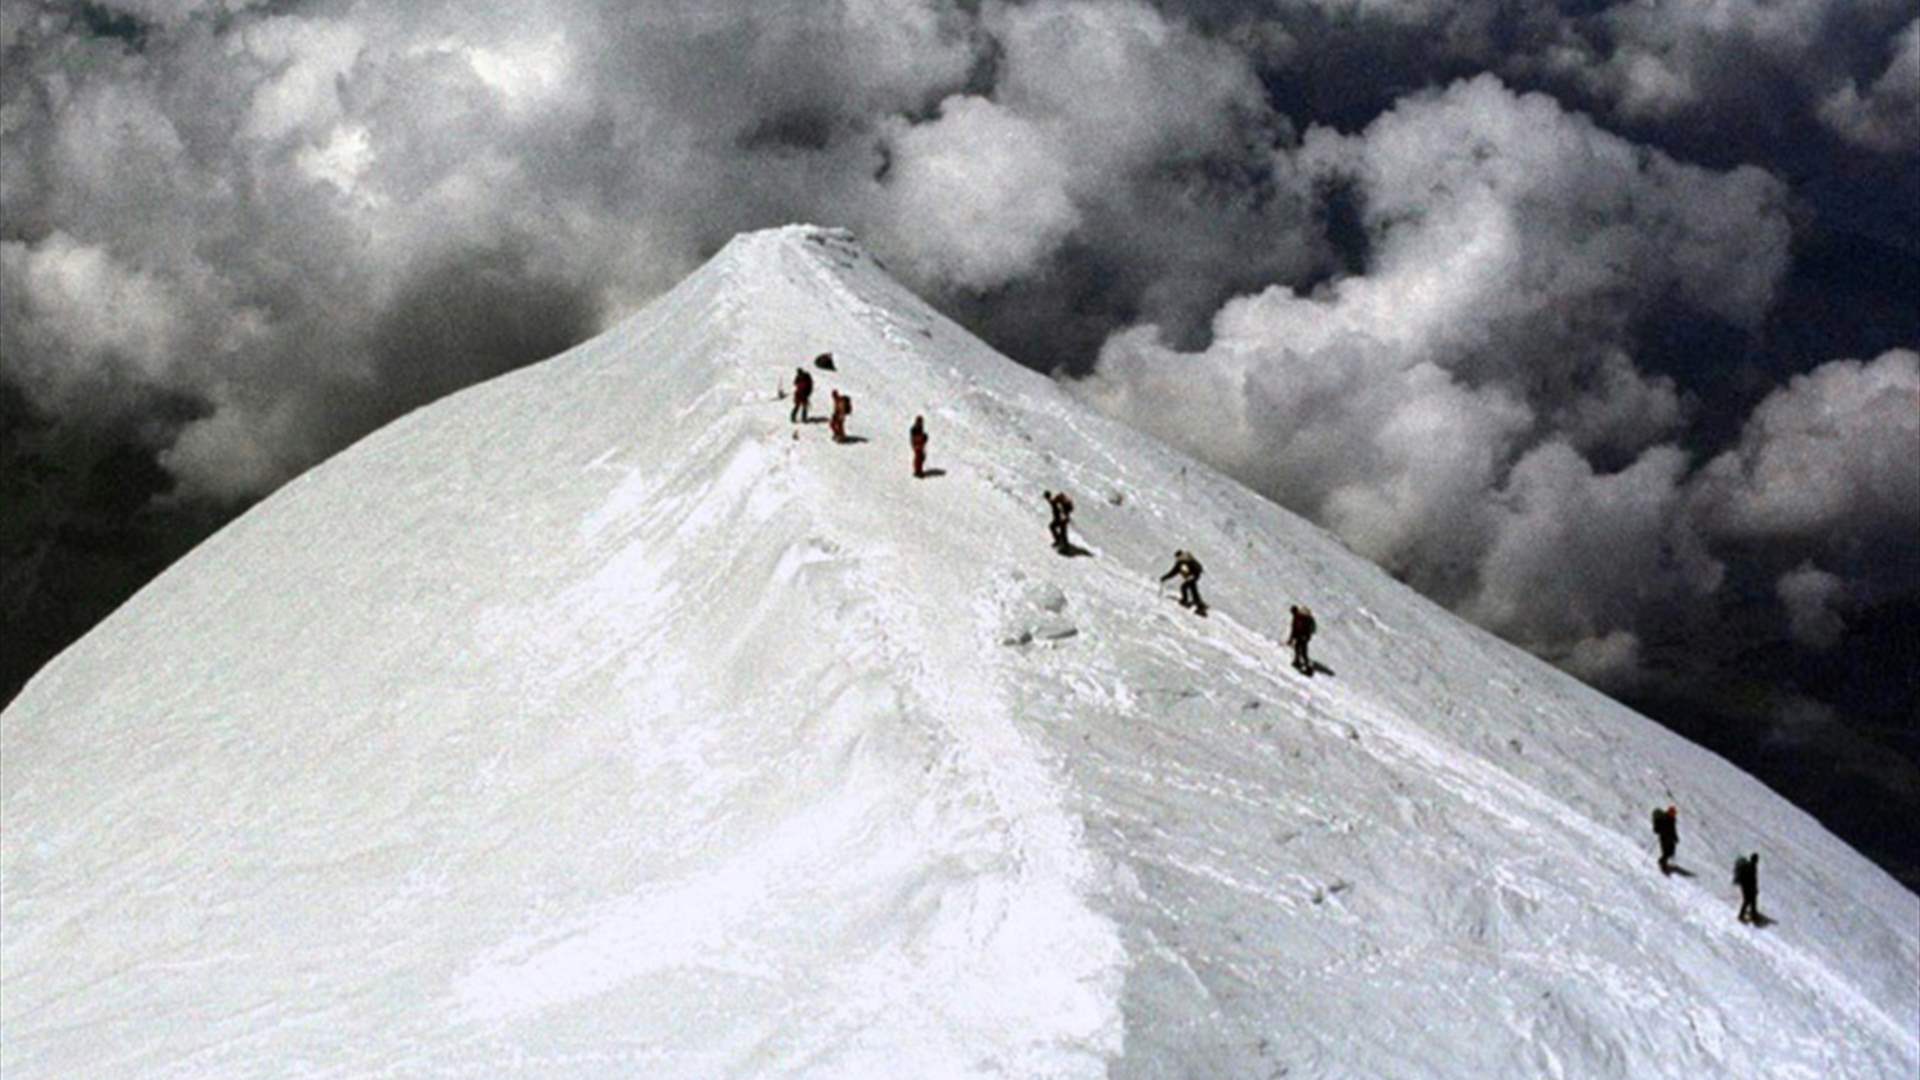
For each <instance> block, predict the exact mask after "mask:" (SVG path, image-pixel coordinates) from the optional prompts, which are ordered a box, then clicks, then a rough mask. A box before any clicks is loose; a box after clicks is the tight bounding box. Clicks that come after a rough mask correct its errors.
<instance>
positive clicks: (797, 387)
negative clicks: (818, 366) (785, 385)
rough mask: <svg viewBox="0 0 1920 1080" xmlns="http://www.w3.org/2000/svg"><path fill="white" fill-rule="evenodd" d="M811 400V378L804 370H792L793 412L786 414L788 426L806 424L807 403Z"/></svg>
mask: <svg viewBox="0 0 1920 1080" xmlns="http://www.w3.org/2000/svg"><path fill="white" fill-rule="evenodd" d="M811 400H813V376H812V375H810V374H808V372H807V369H806V368H794V369H793V411H791V412H789V413H788V414H787V422H788V423H790V424H804V423H806V422H807V402H809V401H811Z"/></svg>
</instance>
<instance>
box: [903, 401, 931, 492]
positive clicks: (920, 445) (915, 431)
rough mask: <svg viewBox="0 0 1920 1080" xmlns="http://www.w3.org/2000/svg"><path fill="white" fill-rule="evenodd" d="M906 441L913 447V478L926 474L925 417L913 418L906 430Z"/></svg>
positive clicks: (916, 478)
mask: <svg viewBox="0 0 1920 1080" xmlns="http://www.w3.org/2000/svg"><path fill="white" fill-rule="evenodd" d="M907 442H908V443H909V444H910V445H911V446H912V447H913V478H914V479H915V480H918V479H920V478H921V477H923V476H925V475H927V419H926V417H924V416H916V417H914V418H913V427H911V428H909V429H908V430H907Z"/></svg>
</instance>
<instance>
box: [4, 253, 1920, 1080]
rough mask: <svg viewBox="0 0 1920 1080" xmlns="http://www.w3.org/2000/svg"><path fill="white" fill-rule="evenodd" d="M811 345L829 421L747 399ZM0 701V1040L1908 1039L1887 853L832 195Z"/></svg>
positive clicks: (1566, 1056)
mask: <svg viewBox="0 0 1920 1080" xmlns="http://www.w3.org/2000/svg"><path fill="white" fill-rule="evenodd" d="M825 349H831V350H833V352H834V353H835V356H836V358H837V359H838V361H839V367H840V371H839V373H838V374H837V375H835V374H826V375H823V376H822V377H821V379H820V386H819V389H818V390H817V392H816V402H818V403H824V402H825V400H826V398H827V390H828V389H829V388H830V387H839V388H843V389H845V390H847V391H848V392H850V393H851V394H852V395H853V398H854V403H855V411H854V415H853V417H852V420H851V423H850V430H851V432H852V433H854V434H856V435H863V436H867V437H869V438H870V439H871V440H872V441H870V442H867V443H861V444H854V445H846V446H836V445H833V444H832V443H830V442H829V441H828V439H827V436H826V428H825V425H823V424H822V425H809V426H806V427H805V428H804V429H802V430H800V432H799V435H798V437H797V438H796V437H795V434H794V432H795V429H794V428H792V427H790V426H789V424H788V423H787V403H786V402H784V401H777V400H775V399H774V392H775V388H776V387H777V386H779V385H780V384H782V383H784V382H785V381H786V380H787V379H788V378H789V377H790V376H791V373H792V370H793V368H794V367H795V366H796V365H797V364H800V363H803V362H805V361H806V359H807V358H809V357H811V356H812V355H813V354H814V353H816V352H819V351H822V350H825ZM819 411H824V409H822V410H819ZM916 413H924V414H925V415H926V417H927V426H928V429H929V431H930V433H931V435H932V444H931V457H930V462H929V464H930V465H931V466H932V467H934V468H938V469H944V470H946V474H945V475H944V476H938V477H935V478H931V479H927V480H923V481H917V482H916V481H915V480H913V479H912V478H911V477H910V476H909V470H908V452H907V446H906V429H907V426H908V424H909V423H910V422H911V420H912V418H913V416H914V415H915V414H916ZM1045 488H1053V489H1056V490H1057V489H1061V488H1064V489H1066V490H1068V491H1070V492H1072V493H1073V494H1074V495H1075V496H1076V499H1077V501H1078V503H1079V511H1078V514H1077V516H1076V520H1075V535H1076V538H1077V539H1079V540H1080V541H1081V542H1082V543H1084V544H1085V545H1086V546H1087V547H1088V548H1090V549H1092V554H1091V555H1089V556H1087V557H1082V558H1072V559H1068V558H1062V557H1059V556H1057V555H1056V554H1054V553H1053V552H1052V550H1051V549H1050V548H1049V546H1048V543H1047V531H1046V528H1047V525H1046V523H1047V514H1046V508H1045V506H1044V504H1043V503H1042V501H1041V494H1040V493H1041V491H1042V490H1043V489H1045ZM1176 547H1186V548H1191V549H1192V550H1193V551H1195V552H1196V554H1198V555H1199V557H1200V559H1201V560H1202V561H1203V562H1204V563H1205V564H1206V567H1207V574H1206V577H1205V579H1204V581H1203V582H1202V588H1203V590H1204V591H1205V593H1206V596H1207V598H1208V599H1209V601H1210V602H1211V603H1212V605H1213V608H1212V612H1213V613H1212V617H1211V618H1209V619H1205V620H1202V619H1198V618H1196V617H1194V616H1192V615H1189V614H1188V613H1186V612H1185V611H1183V610H1181V609H1180V608H1179V607H1177V606H1176V605H1175V604H1173V602H1172V601H1171V599H1170V593H1168V594H1161V593H1157V592H1156V582H1155V578H1156V577H1158V575H1159V574H1160V573H1161V572H1163V571H1164V570H1165V569H1166V568H1167V566H1168V565H1169V564H1170V562H1171V556H1172V552H1173V550H1174V549H1175V548H1176ZM1301 601H1305V602H1308V603H1311V604H1312V605H1313V607H1314V608H1315V610H1316V612H1317V614H1318V615H1319V617H1320V622H1321V633H1320V636H1319V638H1318V639H1317V640H1316V642H1315V652H1316V653H1317V654H1318V656H1319V658H1320V659H1322V660H1324V661H1325V662H1326V663H1327V664H1328V665H1329V666H1330V668H1331V669H1332V672H1333V673H1331V674H1323V675H1321V676H1320V677H1317V678H1313V679H1306V678H1303V677H1301V676H1300V675H1298V674H1296V673H1294V672H1293V671H1291V670H1289V668H1288V665H1287V662H1286V658H1285V655H1284V650H1283V649H1282V647H1281V645H1280V641H1281V639H1282V638H1284V636H1285V628H1286V625H1287V606H1288V604H1289V603H1293V602H1301ZM0 740H3V741H0V797H3V798H4V808H3V810H0V814H3V817H0V890H3V891H0V900H3V901H4V920H0V1072H3V1073H4V1074H5V1076H6V1077H7V1080H28V1078H31V1077H82V1076H84V1077H109V1076H145V1077H179V1076H209V1075H222V1076H248V1075H253V1076H347V1075H351V1076H378V1075H400V1076H484V1077H495V1076H555V1075H610V1076H623V1075H646V1076H723V1075H728V1076H738V1075H754V1074H782V1075H803V1076H804V1075H814V1076H847V1075H871V1076H895V1077H907V1076H913V1077H940V1076H972V1075H997V1076H1014V1077H1030V1076H1094V1075H1116V1076H1223V1077H1265V1076H1282V1075H1285V1076H1295V1077H1298V1076H1458V1077H1475V1078H1479V1077H1489V1076H1529V1077H1533V1076H1623V1077H1650V1076H1674V1077H1698V1076H1738V1077H1758V1076H1767V1077H1809V1078H1814V1077H1863V1076H1893V1077H1912V1076H1914V1075H1916V1074H1920V989H1916V972H1920V898H1916V897H1915V896H1914V895H1913V894H1912V893H1910V892H1908V891H1906V890H1905V889H1903V888H1902V887H1900V886H1899V885H1898V884H1897V883H1896V882H1895V881H1894V880H1893V879H1892V878H1890V877H1889V876H1887V875H1886V874H1885V873H1883V872H1882V871H1880V870H1879V869H1877V868H1876V867H1874V866H1873V865H1871V864H1870V863H1868V862H1867V861H1866V860H1865V859H1864V858H1862V857H1861V856H1860V855H1858V854H1856V853H1855V852H1853V851H1852V850H1850V849H1849V848H1847V847H1846V846H1845V845H1844V844H1842V843H1841V842H1840V841H1839V840H1837V839H1835V838H1834V837H1833V836H1832V835H1831V834H1829V833H1828V832H1827V831H1826V830H1825V829H1823V828H1821V827H1820V826H1819V825H1818V824H1817V823H1816V822H1815V821H1813V820H1812V819H1811V818H1809V817H1808V816H1807V815H1806V814H1804V813H1802V812H1800V811H1799V810H1796V809H1795V808H1793V807H1792V806H1791V805H1789V804H1788V803H1786V802H1785V801H1783V800H1781V799H1780V798H1778V797H1776V796H1775V795H1773V794H1772V793H1770V792H1769V791H1767V790H1766V789H1765V788H1764V787H1762V786H1761V785H1760V784H1759V783H1757V782H1755V781H1754V780H1752V779H1751V778H1749V777H1747V776H1746V775H1744V774H1742V773H1741V772H1739V771H1738V770H1736V769H1734V768H1733V767H1731V766H1730V765H1728V764H1727V763H1726V762H1725V761H1723V760H1721V759H1720V758H1718V757H1716V756H1714V755H1713V754H1711V753H1708V752H1707V751H1705V750H1702V749H1700V748H1698V747H1696V746H1693V745H1691V744H1689V743H1687V742H1685V741H1683V740H1681V739H1679V738H1676V737H1675V736H1673V735H1671V734H1669V733H1667V732H1665V731H1663V730H1662V729H1660V728H1659V727H1657V726H1655V725H1654V724H1652V723H1650V722H1649V721H1647V720H1645V719H1643V718H1641V717H1640V716H1638V715H1636V714H1634V713H1632V712H1630V711H1628V710H1627V709H1624V708H1622V707H1621V706H1619V705H1617V704H1615V703H1613V702H1611V701H1609V700H1607V699H1606V698H1604V697H1602V696H1600V695H1599V694H1597V693H1595V692H1593V691H1591V690H1589V689H1587V688H1585V687H1583V686H1581V685H1580V684H1578V683H1577V682H1575V681H1574V680H1572V679H1570V678H1568V677H1566V676H1565V675H1563V674H1561V673H1559V672H1557V671H1555V670H1553V669H1551V668H1549V667H1547V666H1545V665H1543V664H1541V663H1539V662H1538V661H1536V660H1534V659H1533V658H1531V657H1529V656H1527V655H1525V654H1523V653H1521V652H1519V651H1518V650H1515V649H1513V648H1510V647H1508V646H1506V645H1504V644H1502V643H1500V642H1498V641H1496V640H1494V639H1493V638H1491V637H1489V636H1488V635H1486V634H1484V633H1481V632H1479V631H1477V630H1475V629H1473V628H1471V627H1468V626H1466V625H1464V624H1463V623H1461V622H1460V621H1458V620H1457V619H1455V618H1453V617H1452V616H1450V615H1449V614H1447V613H1446V612H1444V611H1442V610H1440V609H1439V608H1437V607H1435V606H1434V605H1432V604H1430V603H1427V602H1426V601H1424V600H1422V599H1420V598H1419V597H1417V596H1415V595H1414V594H1413V593H1412V592H1410V591H1409V590H1407V589H1406V588H1404V587H1402V586H1400V585H1399V584H1397V583H1395V582H1394V581H1393V580H1391V579H1390V578H1389V577H1387V576H1386V575H1385V574H1383V573H1382V572H1380V571H1379V570H1378V569H1376V568H1374V567H1373V566H1371V565H1369V564H1367V563H1365V562H1364V561H1362V560H1361V559H1359V558H1357V557H1355V556H1354V555H1352V554H1350V553H1349V552H1347V551H1346V550H1345V549H1343V548H1342V547H1341V546H1340V545H1339V544H1338V543H1337V542H1335V541H1333V540H1332V539H1331V538H1329V537H1328V536H1326V535H1325V534H1323V533H1321V532H1320V531H1319V530H1317V529H1315V528H1313V527H1311V526H1309V525H1307V524H1304V523H1302V522H1301V521H1299V520H1297V519H1296V518H1294V517H1292V516H1290V515H1288V514H1287V513H1285V512H1284V511H1281V510H1280V509H1278V508H1277V507H1275V506H1273V505H1272V504H1270V503H1268V502H1266V501H1264V500H1262V499H1260V498H1259V497H1258V496H1255V495H1253V494H1251V493H1250V492H1248V491H1246V490H1245V489H1243V488H1241V487H1240V486H1238V485H1237V484H1235V483H1233V482H1231V481H1229V480H1227V479H1225V478H1223V477H1221V476H1220V475H1218V474H1216V473H1214V472H1212V471H1210V470H1208V469H1206V468H1205V467H1203V466H1200V465H1198V464H1196V463H1194V462H1192V461H1190V460H1188V459H1185V458H1183V457H1181V456H1180V455H1179V454H1177V453H1175V452H1173V451H1171V450H1169V449H1167V448H1166V447H1164V446H1162V445H1161V444H1159V443H1157V442H1154V441H1152V440H1151V439H1148V438H1146V437H1144V436H1142V435H1138V434H1135V433H1133V432H1131V431H1129V430H1127V429H1125V428H1122V427H1120V426H1119V425H1117V424H1115V423H1112V422H1109V421H1107V420H1105V419H1102V418H1100V417H1098V416H1096V415H1094V414H1092V413H1091V412H1089V411H1088V410H1087V409H1085V408H1083V407H1082V406H1080V405H1079V404H1077V403H1076V402H1075V401H1074V400H1073V399H1072V398H1071V397H1070V396H1069V395H1068V394H1066V393H1065V392H1063V391H1062V390H1061V389H1060V388H1059V387H1057V386H1055V385H1054V384H1053V383H1051V382H1050V381H1048V380H1047V379H1045V378H1043V377H1041V376H1039V375H1036V374H1034V373H1031V372H1029V371H1027V370H1025V369H1022V368H1020V367H1018V366H1017V365H1015V364H1013V363H1011V362H1009V361H1007V360H1005V359H1004V358H1002V357H1000V356H998V355H997V354H995V353H993V352H992V351H991V350H989V349H988V348H987V347H986V346H985V345H983V344H981V343H980V342H978V341H977V340H975V339H973V338H971V337H969V336H968V335H967V334H966V333H964V332H963V331H962V330H960V329H959V328H958V327H957V326H955V325H954V324H953V323H951V322H949V321H948V320H946V319H945V318H942V317H941V316H939V315H938V314H936V313H935V312H934V311H932V310H931V309H930V308H928V307H927V306H926V305H925V304H923V303H921V302H920V301H919V300H917V299H915V298H914V297H913V296H911V295H910V294H909V293H907V292H906V291H905V290H904V289H902V288H901V287H900V286H899V285H897V284H896V283H894V282H893V281H892V280H891V279H890V278H889V277H888V276H887V275H886V274H885V272H884V271H883V270H882V269H881V268H880V267H879V266H878V265H877V264H876V263H875V262H874V260H873V259H872V258H871V257H869V256H868V255H866V254H864V253H863V252H862V251H861V250H860V249H859V248H858V247H857V246H856V245H854V244H853V243H852V242H851V240H850V239H848V238H847V237H846V236H845V235H844V234H840V233H835V232H830V231H823V230H817V229H808V228H799V227H795V228H790V229H784V230H777V231H772V232H765V233H756V234H753V235H749V236H743V237H741V238H739V239H737V240H735V241H734V242H733V243H732V244H731V245H730V246H728V247H727V248H726V250H725V251H723V252H722V253H720V254H719V255H718V256H717V257H716V258H715V259H714V260H713V261H712V262H711V263H709V264H708V265H707V266H706V267H705V268H703V269H702V270H700V271H699V272H697V273H696V274H694V275H693V276H692V277H690V278H688V279H687V281H685V282H684V283H682V284H681V285H680V286H679V287H678V288H676V289H675V290H674V291H673V292H671V293H670V294H668V295H666V296H664V297H662V298H661V299H660V300H658V301H657V302H655V303H654V304H653V305H652V306H650V307H648V308H647V309H646V310H645V311H643V312H641V313H640V314H638V315H636V316H635V317H633V318H632V319H630V320H629V321H627V322H626V323H624V324H622V325H621V326H619V327H617V328H615V329H614V330H612V331H610V332H608V333H606V334H605V335H603V336H601V337H599V338H597V339H595V340H593V341H591V342H589V343H587V344H585V345H583V346H581V347H579V348H577V349H574V350H572V351H571V352H568V353H566V354H565V355H562V356H560V357H558V358H556V359H554V360H552V361H550V362H548V363H545V364H541V365H538V366H536V367H532V368H528V369H525V370H522V371H519V372H517V373H514V374H512V375H509V376H506V377H504V378H501V379H497V380H495V381H493V382H490V383H487V384H485V385H483V386H479V387H476V388H474V389H471V390H468V391H466V392H463V393H461V394H458V395H455V396H453V397H451V398H449V399H446V400H444V401H442V402H440V403H438V404H435V405H433V406H431V407H429V408H426V409H422V410H420V411H419V412H416V413H414V414H412V415H410V416H408V417H406V418H404V419H402V420H400V421H398V422H396V423H394V424H392V425H390V426H388V427H387V428H385V429H383V430H381V431H379V432H377V433H375V434H374V435H372V436H370V437H369V438H367V439H366V440H364V441H363V442H361V443H360V444H358V445H357V446H355V447H353V448H352V449H350V450H348V451H347V452H345V453H343V454H341V455H339V456H338V457H336V458H335V459H333V460H332V461H329V462H328V463H326V464H325V465H323V466H321V467H320V468H318V469H315V470H313V471H312V472H310V473H308V474H307V475H305V476H303V477H301V478H300V479H298V480H296V481H295V482H293V483H291V484H289V485H287V487H286V488H285V489H283V490H282V491H281V492H280V493H278V494H277V495H275V496H274V497H273V498H271V499H269V500H267V501H266V502H264V503H262V504H261V505H260V506H258V507H257V508H256V509H254V510H253V511H252V512H251V513H248V514H247V515H245V516H244V517H243V518H241V519H240V520H239V521H237V522H235V523H234V524H233V525H232V526H230V527H229V528H227V529H226V530H224V531H223V532H221V533H220V534H219V535H217V536H215V537H214V538H213V539H211V540H210V541H208V542H207V543H206V544H204V545H202V546H201V547H200V548H199V549H198V550H197V551H195V552H194V553H193V554H191V555H190V556H188V557H187V558H186V559H184V560H182V561H181V563H180V564H179V565H177V566H176V567H174V568H173V569H172V570H171V571H169V572H168V573H167V574H165V575H163V576H162V577H161V578H160V579H158V580H157V581H155V582H154V583H153V584H152V585H151V586H149V587H148V588H147V589H146V590H145V591H143V592H142V593H141V594H140V595H139V596H137V597H135V598H134V600H133V601H131V602H130V603H128V604H127V605H126V607H124V608H123V609H122V610H121V611H119V612H118V613H117V614H116V615H114V616H113V617H112V618H111V619H109V620H108V621H107V622H106V623H105V624H103V625H102V626H101V627H99V628H98V629H97V630H95V631H94V632H93V633H92V634H90V635H88V637H87V638H86V639H84V640H83V641H82V642H80V643H79V644H77V645H75V646H74V647H73V648H71V649H70V650H68V651H67V652H66V653H65V654H64V655H63V656H61V657H60V658H59V659H58V660H57V661H55V662H54V663H53V664H51V665H49V666H48V668H47V669H46V670H45V671H44V672H43V673H42V674H41V675H40V676H39V677H38V678H37V679H35V680H34V681H33V683H32V684H31V685H30V686H29V687H28V688H27V689H26V691H25V692H24V693H23V694H22V695H21V696H20V697H19V698H18V699H17V701H16V702H15V703H14V705H13V706H12V707H11V708H10V709H9V710H7V712H6V713H5V715H4V717H0ZM1669 800H1672V801H1677V802H1678V803H1679V804H1680V826H1681V846H1680V856H1679V862H1680V863H1681V864H1682V865H1683V866H1686V867H1688V868H1690V869H1691V870H1693V871H1695V872H1696V873H1697V875H1698V876H1697V877H1673V878H1665V877H1662V876H1661V875H1660V874H1659V873H1658V872H1657V871H1656V870H1655V867H1654V857H1653V856H1654V852H1653V837H1652V835H1651V833H1650V831H1649V828H1648V811H1649V810H1650V809H1651V808H1652V807H1653V806H1655V805H1663V804H1665V803H1666V802H1668V801H1669ZM1751 850H1758V851H1760V852H1761V853H1762V860H1761V894H1760V901H1761V903H1760V907H1761V910H1762V911H1763V912H1766V913H1767V914H1769V915H1771V916H1773V917H1774V918H1775V919H1777V920H1778V921H1777V922H1776V923H1774V924H1773V925H1771V926H1768V927H1766V928H1764V929H1753V928H1749V927H1746V926H1741V925H1739V924H1737V923H1736V922H1735V921H1734V917H1733V916H1734V908H1735V906H1736V897H1735V895H1734V891H1733V889H1732V887H1731V885H1730V884H1729V881H1728V878H1729V873H1730V871H1729V867H1730V864H1731V863H1732V861H1733V858H1734V856H1735V855H1736V854H1739V853H1742V852H1746V851H1751Z"/></svg>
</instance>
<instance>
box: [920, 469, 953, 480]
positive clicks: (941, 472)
mask: <svg viewBox="0 0 1920 1080" xmlns="http://www.w3.org/2000/svg"><path fill="white" fill-rule="evenodd" d="M945 475H947V470H945V469H923V470H921V472H920V479H922V480H932V479H933V478H934V477H936V476H945Z"/></svg>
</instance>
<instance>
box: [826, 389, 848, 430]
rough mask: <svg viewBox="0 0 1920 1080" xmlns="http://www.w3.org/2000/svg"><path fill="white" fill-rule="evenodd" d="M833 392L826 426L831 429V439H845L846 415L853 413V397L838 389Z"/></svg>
mask: <svg viewBox="0 0 1920 1080" xmlns="http://www.w3.org/2000/svg"><path fill="white" fill-rule="evenodd" d="M832 394H833V415H832V416H831V417H829V418H828V420H827V426H828V427H830V428H832V429H833V441H834V442H837V443H843V442H846V441H847V417H849V416H852V415H853V399H852V398H851V397H848V396H847V395H845V394H843V393H841V392H840V391H838V390H834V391H832Z"/></svg>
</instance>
